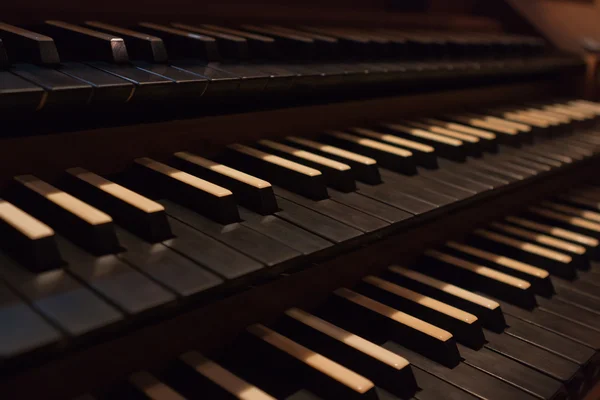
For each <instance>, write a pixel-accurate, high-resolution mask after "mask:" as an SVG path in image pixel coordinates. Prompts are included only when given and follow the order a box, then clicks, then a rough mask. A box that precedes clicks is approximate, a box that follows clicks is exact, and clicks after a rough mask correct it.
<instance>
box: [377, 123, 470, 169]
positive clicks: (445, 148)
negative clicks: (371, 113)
mask: <svg viewBox="0 0 600 400" xmlns="http://www.w3.org/2000/svg"><path fill="white" fill-rule="evenodd" d="M382 126H383V128H385V129H386V130H388V131H389V132H390V133H392V134H393V135H396V136H400V137H403V138H405V139H409V140H414V141H417V142H421V143H424V144H427V145H429V146H432V147H433V148H434V149H435V152H436V154H437V155H438V156H439V157H444V158H448V159H450V160H454V161H459V162H460V161H464V160H465V156H466V154H467V153H466V152H465V145H464V142H463V141H462V140H458V139H455V138H449V137H446V136H442V135H439V134H436V133H432V132H428V131H425V130H422V129H417V128H412V127H410V126H405V125H402V124H382Z"/></svg>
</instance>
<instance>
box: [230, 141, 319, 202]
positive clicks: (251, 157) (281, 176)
mask: <svg viewBox="0 0 600 400" xmlns="http://www.w3.org/2000/svg"><path fill="white" fill-rule="evenodd" d="M224 160H225V161H226V162H227V163H229V164H231V165H233V166H234V167H237V168H239V169H243V170H244V171H248V172H250V173H252V174H253V175H256V176H257V177H260V178H262V179H266V180H268V181H269V182H272V183H274V184H276V185H279V186H281V187H283V188H286V189H288V190H290V191H293V192H295V193H298V194H300V195H302V196H305V197H308V198H310V199H313V200H323V199H326V198H327V197H329V195H328V193H327V186H326V181H325V176H323V174H322V173H321V171H319V170H317V169H314V168H311V167H307V166H305V165H302V164H299V163H297V162H294V161H291V160H287V159H285V158H282V157H279V156H276V155H274V154H270V153H267V152H264V151H261V150H258V149H255V148H252V147H248V146H245V145H242V144H231V145H229V146H228V148H227V153H226V154H225V155H224Z"/></svg>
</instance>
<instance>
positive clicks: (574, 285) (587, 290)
mask: <svg viewBox="0 0 600 400" xmlns="http://www.w3.org/2000/svg"><path fill="white" fill-rule="evenodd" d="M552 284H553V285H554V286H555V287H561V288H567V289H570V290H574V291H576V292H579V293H582V294H585V295H586V296H589V297H592V298H594V299H600V295H599V294H598V285H594V284H593V283H589V282H586V281H584V280H582V279H577V280H574V281H567V280H564V279H560V278H557V277H552Z"/></svg>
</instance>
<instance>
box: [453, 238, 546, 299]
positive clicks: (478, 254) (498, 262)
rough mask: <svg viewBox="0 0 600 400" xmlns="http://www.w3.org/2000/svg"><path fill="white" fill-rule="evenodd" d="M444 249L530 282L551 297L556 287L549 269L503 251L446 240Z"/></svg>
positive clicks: (544, 294) (540, 291)
mask: <svg viewBox="0 0 600 400" xmlns="http://www.w3.org/2000/svg"><path fill="white" fill-rule="evenodd" d="M443 251H444V252H446V253H448V254H453V255H455V256H457V257H459V258H462V259H464V260H468V261H471V262H473V263H476V264H478V265H485V266H486V267H490V268H493V269H496V270H498V271H501V272H503V273H505V274H508V275H512V276H514V277H517V278H519V279H523V280H525V281H527V282H529V283H530V284H531V285H532V286H533V288H534V290H535V292H536V293H537V294H540V295H542V296H546V297H550V296H552V295H553V294H554V288H553V286H552V282H551V281H550V274H549V273H548V271H546V270H544V269H541V268H538V267H535V266H533V265H530V264H526V263H523V262H520V261H518V260H515V259H513V258H509V257H506V256H504V255H501V254H503V253H499V252H491V251H485V250H482V248H481V247H477V246H475V247H474V246H469V245H467V244H464V243H457V242H452V241H451V242H446V244H445V246H444V248H443Z"/></svg>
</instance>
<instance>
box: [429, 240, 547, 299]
mask: <svg viewBox="0 0 600 400" xmlns="http://www.w3.org/2000/svg"><path fill="white" fill-rule="evenodd" d="M417 265H418V266H419V269H420V270H422V271H423V272H424V273H426V274H427V275H430V276H433V277H436V278H438V279H441V280H444V281H448V282H450V283H453V284H456V285H459V286H460V287H464V288H465V289H468V290H476V291H482V292H484V293H489V294H491V295H493V296H495V297H499V298H502V299H505V300H506V301H510V302H512V303H515V304H518V305H520V306H523V307H526V308H533V307H535V305H536V301H535V296H534V291H533V288H532V287H531V284H530V283H529V282H527V281H525V280H523V279H520V278H517V277H514V276H512V275H508V274H505V273H503V272H500V271H497V270H494V269H491V268H488V267H486V266H484V265H481V264H476V263H473V262H470V261H467V260H464V259H462V258H459V257H455V256H453V255H450V254H447V253H443V252H440V251H437V250H427V251H425V252H424V253H423V259H422V260H420V261H419V262H418V263H417Z"/></svg>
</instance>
